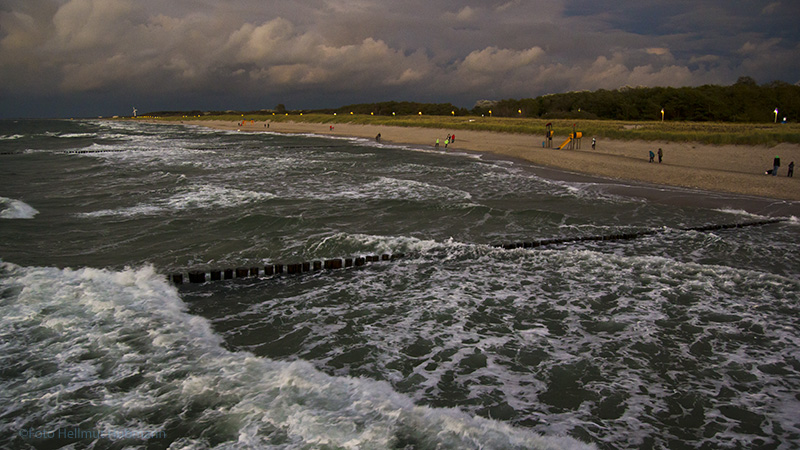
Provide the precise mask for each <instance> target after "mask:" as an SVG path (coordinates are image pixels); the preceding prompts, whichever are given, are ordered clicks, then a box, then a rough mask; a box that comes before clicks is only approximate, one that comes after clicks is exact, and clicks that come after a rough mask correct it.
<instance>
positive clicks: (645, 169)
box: [184, 120, 800, 215]
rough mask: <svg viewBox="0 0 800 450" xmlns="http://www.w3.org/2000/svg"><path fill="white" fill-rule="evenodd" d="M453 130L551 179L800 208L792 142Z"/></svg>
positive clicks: (371, 128)
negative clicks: (575, 143) (548, 143)
mask: <svg viewBox="0 0 800 450" xmlns="http://www.w3.org/2000/svg"><path fill="white" fill-rule="evenodd" d="M184 123H186V124H193V125H200V126H206V127H211V128H217V129H224V130H241V131H243V132H244V131H247V132H257V131H262V132H263V131H270V132H278V133H313V134H317V135H331V136H343V137H344V136H347V137H360V138H367V139H374V138H375V136H376V135H377V134H378V133H380V134H381V138H382V142H383V143H396V144H411V145H414V146H426V147H433V144H434V142H435V141H436V139H437V138H438V139H439V140H440V150H442V151H444V150H445V148H444V140H445V138H446V137H447V135H448V134H449V133H450V132H448V130H441V129H432V128H410V127H390V126H379V125H354V124H324V123H298V122H271V123H269V128H268V129H267V128H266V127H265V123H264V122H256V123H255V124H250V123H247V124H245V125H243V126H239V124H238V123H236V122H227V121H207V120H205V121H185V122H184ZM331 125H333V127H334V128H333V130H331V129H330V126H331ZM452 132H453V133H455V134H456V140H455V143H453V144H450V145H449V146H448V148H447V150H448V151H473V152H480V153H483V154H486V155H487V156H489V155H494V156H496V157H499V158H511V159H518V160H525V161H528V162H530V163H531V164H533V165H534V166H538V167H539V172H540V173H547V174H548V176H549V177H550V178H555V179H573V180H578V181H585V182H598V183H607V184H609V185H610V186H612V188H614V189H617V190H626V191H628V190H630V189H627V188H626V186H627V187H628V188H636V189H637V190H638V191H641V192H639V194H640V196H644V197H647V198H648V199H650V200H660V201H663V202H666V203H674V202H675V201H685V202H689V203H690V204H698V203H704V202H705V203H709V202H711V203H712V204H713V205H719V206H720V207H726V206H725V205H727V203H731V206H730V207H739V208H741V209H744V210H746V211H748V212H752V213H758V214H768V215H776V214H780V215H786V214H788V215H798V210H800V175H798V177H793V178H789V177H787V176H786V175H787V171H788V169H787V166H788V165H789V162H791V161H795V163H798V162H800V145H796V144H780V145H777V146H775V147H751V146H739V145H722V146H715V145H706V144H698V143H680V142H649V141H613V140H603V139H601V140H598V142H597V146H596V149H595V150H592V145H591V143H592V139H591V136H590V137H585V138H583V141H582V142H581V148H580V149H572V150H569V149H564V150H558V149H557V148H543V147H542V141H543V136H535V135H523V134H512V133H497V132H489V131H463V130H455V131H452ZM565 139H566V136H556V137H555V138H554V139H553V146H554V147H557V146H558V145H559V144H561V142H563V141H564V140H565ZM567 148H568V147H567ZM658 148H661V149H662V150H663V153H664V159H663V162H662V163H660V164H659V163H658V157H657V156H656V158H655V162H653V163H650V162H649V151H651V150H652V151H653V152H654V153H657V151H658ZM775 155H779V156H780V158H781V168H780V170H779V175H778V176H777V177H773V176H767V175H764V172H765V171H766V170H768V169H771V168H772V161H773V158H774V157H775ZM551 169H559V170H551ZM667 187H675V188H678V189H669V188H667ZM628 194H630V193H628ZM726 194H736V195H726ZM670 197H671V198H670ZM680 199H683V200H680ZM725 199H732V200H730V201H726V200H725ZM786 200H789V201H788V202H787V201H786ZM734 203H735V205H734Z"/></svg>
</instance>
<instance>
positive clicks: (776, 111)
mask: <svg viewBox="0 0 800 450" xmlns="http://www.w3.org/2000/svg"><path fill="white" fill-rule="evenodd" d="M772 112H774V113H775V123H778V108H775V111H772Z"/></svg>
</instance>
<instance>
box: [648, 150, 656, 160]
mask: <svg viewBox="0 0 800 450" xmlns="http://www.w3.org/2000/svg"><path fill="white" fill-rule="evenodd" d="M655 157H656V154H655V153H653V151H652V150H650V161H649V162H653V158H655Z"/></svg>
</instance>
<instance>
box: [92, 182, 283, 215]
mask: <svg viewBox="0 0 800 450" xmlns="http://www.w3.org/2000/svg"><path fill="white" fill-rule="evenodd" d="M178 181H180V179H179V180H178ZM274 197H275V196H274V195H273V194H271V193H269V192H255V191H245V190H241V189H234V188H226V187H223V186H215V185H190V186H186V187H183V186H179V187H178V192H176V193H175V194H174V195H173V196H171V197H169V198H163V199H156V200H154V201H152V202H149V203H140V204H137V205H134V206H130V207H125V208H116V209H104V210H100V211H93V212H89V213H81V214H80V215H79V216H80V217H106V216H125V217H131V216H138V215H153V214H160V213H163V212H165V211H166V212H169V211H181V210H186V209H204V208H231V207H235V206H241V205H243V204H247V203H251V202H259V201H263V200H269V199H271V198H274Z"/></svg>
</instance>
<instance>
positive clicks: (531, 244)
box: [494, 219, 786, 250]
mask: <svg viewBox="0 0 800 450" xmlns="http://www.w3.org/2000/svg"><path fill="white" fill-rule="evenodd" d="M785 221H786V219H765V220H758V221H751V222H739V223H731V224H714V225H703V226H699V227H687V228H659V229H653V230H643V231H635V232H631V233H615V234H603V235H595V236H572V237H560V238H550V239H539V240H535V241H526V242H512V243H507V244H495V245H494V247H496V248H503V249H506V250H513V249H515V248H537V247H544V246H548V245H558V244H571V243H575V242H590V241H624V240H629V239H638V238H642V237H645V236H652V235H654V234H664V233H669V232H674V231H700V232H702V231H716V230H727V229H731V228H744V227H756V226H762V225H769V224H773V223H780V222H785Z"/></svg>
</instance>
